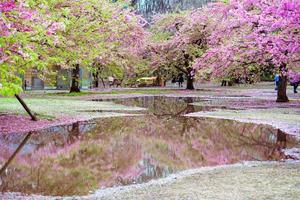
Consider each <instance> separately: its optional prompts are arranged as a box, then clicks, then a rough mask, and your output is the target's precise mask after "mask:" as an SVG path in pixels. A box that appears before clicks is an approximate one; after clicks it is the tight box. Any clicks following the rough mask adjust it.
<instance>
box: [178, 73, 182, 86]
mask: <svg viewBox="0 0 300 200" xmlns="http://www.w3.org/2000/svg"><path fill="white" fill-rule="evenodd" d="M177 80H178V86H179V87H183V82H184V79H183V74H179V75H178V79H177Z"/></svg>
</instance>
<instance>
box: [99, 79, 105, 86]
mask: <svg viewBox="0 0 300 200" xmlns="http://www.w3.org/2000/svg"><path fill="white" fill-rule="evenodd" d="M100 79H101V82H102V85H103V87H104V88H105V82H104V80H103V78H102V77H100Z"/></svg>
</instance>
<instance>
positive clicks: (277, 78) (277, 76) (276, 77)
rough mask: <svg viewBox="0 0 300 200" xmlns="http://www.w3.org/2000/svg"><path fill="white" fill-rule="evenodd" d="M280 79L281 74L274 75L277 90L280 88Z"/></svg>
mask: <svg viewBox="0 0 300 200" xmlns="http://www.w3.org/2000/svg"><path fill="white" fill-rule="evenodd" d="M279 80H280V76H279V74H276V75H275V77H274V81H275V90H278V85H279Z"/></svg>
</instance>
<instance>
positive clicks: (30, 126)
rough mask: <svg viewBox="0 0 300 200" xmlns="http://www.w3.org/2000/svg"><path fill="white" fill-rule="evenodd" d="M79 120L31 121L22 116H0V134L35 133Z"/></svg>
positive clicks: (66, 118)
mask: <svg viewBox="0 0 300 200" xmlns="http://www.w3.org/2000/svg"><path fill="white" fill-rule="evenodd" d="M78 120H80V119H78V118H69V117H62V118H59V119H55V120H46V119H41V120H38V121H32V120H31V118H30V117H27V116H22V115H6V114H4V115H0V133H1V134H9V133H27V132H29V131H36V130H40V129H44V128H47V127H51V126H58V125H64V124H71V123H75V122H76V121H78Z"/></svg>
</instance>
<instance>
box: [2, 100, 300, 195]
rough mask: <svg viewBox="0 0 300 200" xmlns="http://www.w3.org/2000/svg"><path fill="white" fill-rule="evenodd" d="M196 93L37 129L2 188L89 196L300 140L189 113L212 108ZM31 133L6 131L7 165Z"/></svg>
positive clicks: (279, 154) (267, 153)
mask: <svg viewBox="0 0 300 200" xmlns="http://www.w3.org/2000/svg"><path fill="white" fill-rule="evenodd" d="M200 100H201V99H197V98H166V97H139V98H132V99H122V100H114V101H116V102H118V103H122V104H125V105H130V106H140V107H146V108H148V109H149V114H148V115H144V116H138V117H114V118H103V119H97V120H92V121H88V122H79V123H74V124H72V125H67V126H57V127H52V128H49V129H46V130H43V131H40V132H37V133H35V134H33V136H32V137H31V138H30V140H29V141H28V143H27V144H26V145H25V146H24V148H23V149H22V151H21V152H20V153H19V154H18V155H17V157H16V158H15V160H14V161H13V162H12V163H11V165H10V166H9V168H8V169H7V171H6V173H5V176H3V177H2V182H1V185H0V190H1V191H4V192H7V191H14V192H22V193H27V194H33V193H34V194H44V195H59V196H65V195H84V194H87V193H88V192H90V191H94V190H96V189H99V188H102V187H111V186H117V185H126V184H132V183H141V182H146V181H148V180H151V179H154V178H159V177H165V176H168V175H169V174H170V173H173V172H176V171H180V170H184V169H190V168H196V167H201V166H214V165H222V164H231V163H236V162H240V161H246V160H247V161H248V160H259V161H266V160H280V159H285V158H287V156H286V155H285V154H284V151H283V149H285V148H288V149H291V148H294V147H299V145H300V141H299V140H297V139H296V138H294V137H292V136H289V135H285V134H284V133H283V132H281V131H277V130H274V129H272V128H270V127H268V126H262V125H253V124H245V123H239V122H233V121H229V120H217V119H199V118H188V117H182V116H181V115H184V114H187V113H189V112H196V111H199V110H203V109H206V108H204V107H196V106H192V105H190V103H192V102H195V101H200ZM23 138H24V135H23V134H11V135H0V144H1V152H0V162H1V163H3V162H4V161H5V160H7V159H8V157H9V156H10V155H11V153H12V151H13V150H14V149H16V147H17V146H18V144H20V143H21V141H22V139H23Z"/></svg>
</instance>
